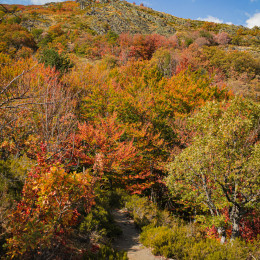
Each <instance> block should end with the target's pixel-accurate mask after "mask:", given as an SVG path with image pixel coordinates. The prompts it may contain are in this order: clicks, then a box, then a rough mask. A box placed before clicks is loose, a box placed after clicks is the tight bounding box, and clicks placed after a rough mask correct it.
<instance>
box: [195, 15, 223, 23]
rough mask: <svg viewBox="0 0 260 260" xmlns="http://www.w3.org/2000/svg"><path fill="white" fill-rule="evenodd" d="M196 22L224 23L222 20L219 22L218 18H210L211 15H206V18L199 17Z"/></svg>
mask: <svg viewBox="0 0 260 260" xmlns="http://www.w3.org/2000/svg"><path fill="white" fill-rule="evenodd" d="M197 20H200V21H206V22H213V23H224V21H223V20H220V19H219V18H217V17H214V16H211V15H208V16H207V17H206V18H201V17H199V18H198V19H197Z"/></svg>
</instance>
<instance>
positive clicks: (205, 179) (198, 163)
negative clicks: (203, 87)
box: [167, 98, 260, 242]
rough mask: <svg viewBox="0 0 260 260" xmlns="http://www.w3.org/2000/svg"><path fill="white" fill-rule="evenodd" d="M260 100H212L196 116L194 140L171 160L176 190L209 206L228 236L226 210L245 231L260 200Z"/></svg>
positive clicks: (234, 226) (236, 227)
mask: <svg viewBox="0 0 260 260" xmlns="http://www.w3.org/2000/svg"><path fill="white" fill-rule="evenodd" d="M259 118H260V106H259V104H254V103H253V102H249V101H246V100H241V99H239V98H235V99H234V100H232V101H231V102H230V103H228V102H223V103H215V102H212V103H208V104H207V106H205V107H204V108H203V109H202V110H201V112H200V113H199V114H197V115H195V116H194V117H193V118H192V120H191V122H192V125H193V126H195V127H196V129H197V136H196V138H195V139H194V141H193V144H192V145H191V146H190V147H188V148H187V149H185V150H184V151H183V152H182V153H181V154H179V155H178V156H177V157H176V158H175V160H174V161H173V162H172V163H170V164H169V166H168V168H169V177H168V179H167V184H168V187H169V189H170V190H171V192H172V194H173V195H174V196H179V197H180V200H181V201H183V202H185V203H187V202H189V203H191V202H192V204H193V205H194V204H195V205H194V206H195V207H197V208H198V207H199V208H200V209H202V210H206V211H209V212H210V214H211V216H212V217H213V222H211V223H214V224H215V226H216V227H217V228H218V232H219V234H220V236H221V239H222V242H224V241H225V237H226V230H225V229H226V226H227V223H225V217H224V211H227V212H228V220H229V223H230V225H231V228H232V235H231V238H236V237H238V236H240V221H241V218H242V217H243V216H245V215H246V214H247V213H248V212H249V211H250V209H252V208H254V207H255V206H256V205H257V204H258V203H259V200H260V191H259V185H260V174H259V172H260V163H259V162H260V144H259V133H260V126H259V124H260V121H259Z"/></svg>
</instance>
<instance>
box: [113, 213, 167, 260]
mask: <svg viewBox="0 0 260 260" xmlns="http://www.w3.org/2000/svg"><path fill="white" fill-rule="evenodd" d="M113 216H114V218H115V221H116V222H117V224H118V225H119V226H120V228H121V229H122V231H123V234H122V236H120V238H118V239H117V240H116V241H115V242H114V246H115V248H117V249H119V250H124V251H126V252H127V256H128V258H129V260H163V259H165V258H162V257H160V256H159V257H158V256H157V257H156V256H154V255H153V254H152V253H151V251H150V250H149V249H148V248H146V247H144V246H143V245H142V244H141V243H140V242H139V232H138V230H137V229H136V228H135V224H134V221H133V220H132V219H130V218H129V217H128V216H127V215H126V213H125V212H124V211H123V210H115V211H113Z"/></svg>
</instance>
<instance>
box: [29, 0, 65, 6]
mask: <svg viewBox="0 0 260 260" xmlns="http://www.w3.org/2000/svg"><path fill="white" fill-rule="evenodd" d="M62 1H64V0H31V3H32V4H33V5H44V4H46V3H50V2H62Z"/></svg>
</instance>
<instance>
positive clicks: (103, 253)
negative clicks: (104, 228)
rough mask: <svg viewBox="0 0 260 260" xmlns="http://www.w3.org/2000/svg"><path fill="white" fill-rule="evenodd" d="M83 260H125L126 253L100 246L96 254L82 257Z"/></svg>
mask: <svg viewBox="0 0 260 260" xmlns="http://www.w3.org/2000/svg"><path fill="white" fill-rule="evenodd" d="M83 259H84V260H101V259H102V260H127V259H128V257H127V253H126V252H123V251H117V250H115V249H113V248H111V247H109V246H101V247H100V248H99V249H98V252H97V253H87V254H85V255H84V256H83Z"/></svg>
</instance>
